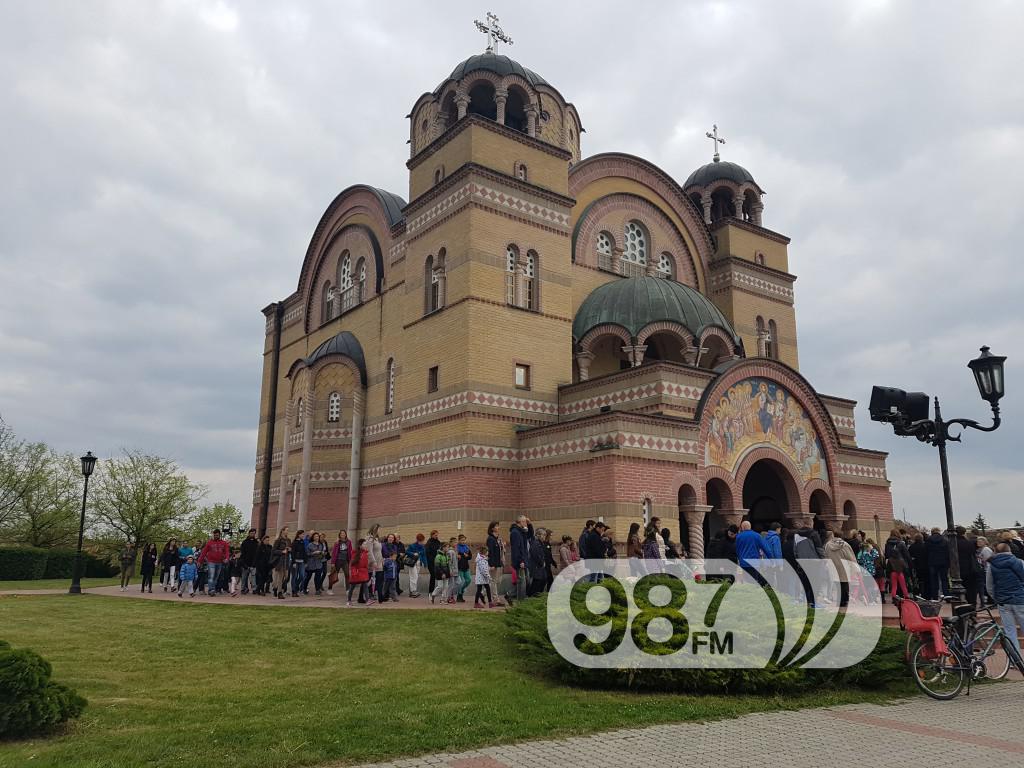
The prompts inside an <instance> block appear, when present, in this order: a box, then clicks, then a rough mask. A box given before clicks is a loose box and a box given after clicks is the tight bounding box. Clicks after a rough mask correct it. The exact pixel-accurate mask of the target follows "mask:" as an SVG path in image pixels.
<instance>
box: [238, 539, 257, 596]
mask: <svg viewBox="0 0 1024 768" xmlns="http://www.w3.org/2000/svg"><path fill="white" fill-rule="evenodd" d="M259 550H260V542H259V539H257V538H256V529H255V528H250V529H249V533H248V535H247V536H246V537H245V540H244V541H242V545H241V547H239V553H238V564H239V566H240V567H241V569H242V594H243V595H247V594H249V591H250V589H251V590H252V591H253V592H255V591H256V555H257V554H258V553H259Z"/></svg>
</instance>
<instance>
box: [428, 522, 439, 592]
mask: <svg viewBox="0 0 1024 768" xmlns="http://www.w3.org/2000/svg"><path fill="white" fill-rule="evenodd" d="M440 550H441V540H440V539H439V538H438V537H437V531H436V530H434V531H431V532H430V537H429V538H428V539H427V543H426V556H427V573H428V574H430V583H429V584H428V585H427V592H428V593H429V594H431V595H432V594H434V587H436V586H437V574H435V573H434V561H435V560H436V559H437V553H438V552H439V551H440Z"/></svg>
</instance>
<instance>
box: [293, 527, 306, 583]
mask: <svg viewBox="0 0 1024 768" xmlns="http://www.w3.org/2000/svg"><path fill="white" fill-rule="evenodd" d="M304 533H305V531H304V530H302V529H299V530H298V531H296V532H295V538H294V539H292V597H298V596H299V595H300V594H301V592H302V590H303V589H304V588H305V584H306V537H305V536H303V534H304Z"/></svg>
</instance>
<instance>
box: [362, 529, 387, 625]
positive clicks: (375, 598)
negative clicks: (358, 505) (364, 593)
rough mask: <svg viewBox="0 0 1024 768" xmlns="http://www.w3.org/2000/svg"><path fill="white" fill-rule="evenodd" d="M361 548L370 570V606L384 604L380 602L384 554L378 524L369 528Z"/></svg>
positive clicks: (382, 588)
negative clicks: (363, 550)
mask: <svg viewBox="0 0 1024 768" xmlns="http://www.w3.org/2000/svg"><path fill="white" fill-rule="evenodd" d="M362 546H363V549H365V550H366V558H367V560H366V562H367V568H369V570H370V582H371V584H372V586H371V589H372V590H373V591H372V592H371V594H370V604H371V605H372V604H373V603H374V602H384V601H383V600H381V593H382V592H383V591H384V552H383V547H381V543H380V524H379V523H374V524H373V525H372V526H370V532H369V534H368V535H367V537H366V539H365V540H364V541H363V545H362Z"/></svg>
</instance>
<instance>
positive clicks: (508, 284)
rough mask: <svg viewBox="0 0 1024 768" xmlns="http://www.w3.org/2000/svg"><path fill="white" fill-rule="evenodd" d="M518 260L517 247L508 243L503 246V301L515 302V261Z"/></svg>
mask: <svg viewBox="0 0 1024 768" xmlns="http://www.w3.org/2000/svg"><path fill="white" fill-rule="evenodd" d="M518 260H519V249H518V248H517V247H516V246H515V245H513V244H512V243H509V244H508V245H507V246H506V247H505V301H506V302H507V303H508V304H515V303H516V262H517V261H518Z"/></svg>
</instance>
